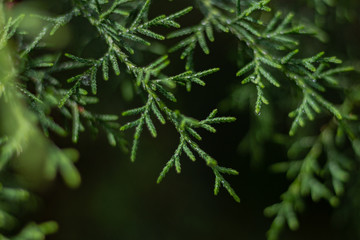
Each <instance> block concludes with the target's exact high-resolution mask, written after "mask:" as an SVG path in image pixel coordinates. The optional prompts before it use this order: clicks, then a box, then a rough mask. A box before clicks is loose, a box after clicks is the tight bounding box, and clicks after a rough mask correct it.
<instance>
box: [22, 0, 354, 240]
mask: <svg viewBox="0 0 360 240" xmlns="http://www.w3.org/2000/svg"><path fill="white" fill-rule="evenodd" d="M25 2H26V3H31V4H32V3H35V5H34V6H36V7H38V8H39V9H41V10H42V11H44V12H47V13H49V14H52V15H55V14H60V13H64V12H66V10H68V9H69V4H68V3H67V1H31V0H29V1H23V3H24V4H25ZM326 2H328V3H329V4H330V3H331V1H325V0H324V1H310V0H309V1H306V0H293V1H288V0H273V1H272V3H271V6H272V7H273V9H281V10H282V11H284V12H289V11H292V12H295V14H296V20H298V21H304V22H306V23H311V22H315V23H316V26H318V27H320V28H321V29H322V30H323V32H322V34H321V35H319V38H321V39H322V40H324V41H323V42H321V41H318V40H314V39H313V38H311V37H306V38H304V42H303V45H302V48H303V49H304V52H305V54H306V53H309V54H312V53H316V52H319V51H322V50H325V51H326V52H327V53H328V55H336V56H339V57H340V58H341V59H343V60H345V64H352V65H355V67H357V68H359V66H360V62H359V59H360V49H359V48H360V46H359V40H360V17H359V15H358V14H357V13H358V12H359V10H360V2H359V1H358V0H346V1H345V0H344V1H340V0H339V1H337V2H336V1H333V4H334V5H333V6H329V5H326V4H323V3H326ZM192 4H193V1H190V0H184V1H181V0H176V1H172V2H170V1H167V0H154V1H153V4H152V6H151V10H150V14H151V15H152V16H157V15H159V14H160V13H171V12H174V11H176V10H180V9H182V8H184V7H186V6H188V5H192ZM330 5H331V4H330ZM199 19H201V16H200V15H199V12H198V11H197V10H194V11H193V12H192V13H190V14H189V16H186V17H184V18H183V19H182V20H181V21H180V22H181V23H182V24H183V25H184V26H188V25H192V24H195V23H196V22H197V21H198V20H199ZM313 27H315V25H314V26H313ZM67 31H68V34H69V36H70V37H69V38H70V40H69V42H68V43H67V45H66V46H64V47H63V49H64V50H63V52H69V53H71V54H74V55H79V56H97V55H99V54H100V53H101V52H102V51H103V50H104V46H103V44H102V42H101V41H100V40H98V39H96V37H94V35H96V33H95V31H94V29H92V28H91V26H90V25H89V24H88V23H87V22H85V21H84V20H82V19H74V21H72V22H71V24H70V25H69V26H68V29H67ZM160 31H163V32H164V33H166V32H168V31H169V30H166V29H165V30H163V29H162V30H160ZM89 38H91V39H93V40H91V41H90V42H88V41H87V39H89ZM215 38H216V41H215V43H213V44H210V45H209V46H210V52H211V54H210V55H209V56H205V55H204V54H203V53H201V52H200V51H197V53H196V56H195V63H196V66H195V67H196V69H197V70H203V69H207V68H210V67H220V68H221V71H220V72H218V73H216V74H214V75H212V76H210V77H207V79H206V82H207V86H206V87H204V88H200V87H194V88H193V90H192V92H191V93H187V92H186V91H183V90H177V94H178V96H179V97H178V99H179V102H178V104H177V105H176V107H177V108H179V109H180V110H181V111H182V112H183V113H184V114H186V115H189V116H193V117H195V118H199V119H200V118H202V117H205V116H207V114H208V113H209V112H210V111H211V110H212V109H213V108H215V107H218V106H219V103H221V102H223V100H224V99H226V98H227V97H228V95H229V94H230V93H231V91H232V89H233V86H234V85H236V84H238V83H239V81H240V80H239V79H236V78H235V73H236V70H237V66H236V60H237V59H236V57H237V56H236V54H235V52H234V49H235V48H236V46H237V45H236V41H235V40H234V39H233V38H231V37H229V36H226V35H225V36H224V35H223V34H217V35H215ZM325 40H326V41H325ZM175 42H176V41H165V42H164V44H165V46H166V47H169V46H171V45H172V44H174V43H175ZM85 43H86V44H85ZM153 49H154V51H156V52H160V53H161V52H163V51H164V50H166V49H165V48H163V47H160V46H157V45H155V46H154V48H153ZM154 58H155V56H154V55H153V54H146V53H139V54H137V55H136V56H134V59H136V61H138V62H139V63H142V62H143V63H146V62H147V60H149V61H150V60H152V59H154ZM170 59H171V61H172V65H171V66H170V67H169V69H168V73H169V74H177V73H180V72H182V71H183V69H184V63H183V62H181V61H180V60H179V56H178V54H172V55H170ZM354 76H356V75H354ZM60 77H62V76H60ZM354 80H358V79H354ZM129 81H130V79H126V77H123V76H120V79H119V78H117V79H115V78H113V79H111V80H110V81H108V82H106V83H104V82H102V83H100V85H99V87H98V89H99V91H98V92H99V93H98V94H99V98H100V100H101V101H100V104H99V105H97V106H94V107H93V110H94V111H98V112H99V113H111V114H121V112H122V111H124V110H126V109H129V108H131V107H137V106H140V104H141V99H140V98H137V96H134V99H132V94H131V92H130V93H129V91H128V90H127V89H129V86H130V85H129ZM223 103H224V102H223ZM244 106H245V107H244V108H243V109H242V111H239V110H238V109H230V108H228V107H226V103H225V104H221V105H220V107H222V108H220V110H221V111H220V112H221V114H222V115H232V116H235V117H237V119H238V121H236V122H235V123H231V124H227V125H222V126H219V127H218V132H217V133H216V134H208V133H206V132H202V134H203V135H204V137H203V139H204V140H203V142H202V147H203V149H205V150H206V151H207V152H208V153H209V154H211V155H212V156H213V157H214V158H215V159H217V160H218V161H219V162H221V164H222V165H224V166H229V167H232V168H235V169H237V170H238V171H239V172H240V175H239V176H236V177H228V180H229V182H230V183H231V185H232V186H233V188H234V189H235V190H236V191H237V193H238V195H239V196H240V198H241V203H240V204H238V203H236V202H235V201H233V199H232V198H231V197H230V196H228V194H227V193H225V190H222V191H221V192H220V194H219V196H216V197H215V196H213V184H214V178H213V174H212V172H211V169H208V167H206V165H205V163H204V162H202V161H201V160H198V161H197V162H195V163H193V162H191V161H190V160H189V159H187V158H186V157H184V158H183V159H182V173H181V174H180V175H178V174H176V173H175V171H173V170H171V171H170V173H169V174H168V176H167V177H166V178H165V179H164V181H163V182H162V183H161V184H159V185H157V184H156V179H157V176H158V174H159V173H160V171H161V169H162V168H163V166H164V164H165V163H166V161H167V160H168V158H169V157H171V155H172V153H173V151H174V150H175V148H176V146H177V142H178V136H177V134H176V132H175V130H174V129H172V128H171V127H167V126H165V127H164V126H160V125H159V124H158V125H157V128H158V130H159V134H158V138H157V139H155V140H154V139H152V138H151V136H150V134H149V133H148V132H146V131H144V134H143V137H142V139H141V143H140V149H139V153H138V157H137V160H136V162H135V163H131V162H130V160H129V156H128V155H127V154H124V153H123V152H122V151H121V150H120V149H117V148H112V147H110V146H109V145H108V143H107V140H106V137H105V136H102V135H100V136H99V137H98V138H94V137H92V136H91V135H90V134H89V133H82V134H81V135H80V143H79V144H77V145H75V146H74V145H72V144H71V139H70V138H66V139H61V138H57V137H55V136H54V139H55V142H56V143H57V144H58V145H59V146H61V147H75V148H77V149H78V150H79V152H80V154H81V155H80V160H79V163H78V164H77V166H78V168H79V170H80V172H81V174H82V179H83V181H82V185H81V186H80V188H79V189H76V190H71V189H69V188H67V187H66V186H65V185H64V183H63V182H62V181H61V180H60V179H59V180H58V181H56V182H54V183H53V184H51V185H50V186H47V188H45V189H42V190H38V195H39V199H41V200H40V201H41V203H40V205H39V208H38V211H37V213H36V214H34V216H33V217H35V219H36V220H38V221H44V220H56V221H57V222H58V223H59V225H60V229H59V232H58V233H57V234H55V235H52V236H49V238H48V239H50V240H59V239H62V240H64V239H66V240H79V239H88V240H93V239H102V240H114V239H124V240H127V239H129V240H132V239H146V240H151V239H157V240H161V239H166V240H180V239H208V240H212V239H246V240H247V239H249V240H250V239H251V240H257V239H265V234H266V231H267V229H268V228H269V226H270V224H271V221H272V219H268V218H266V217H265V216H264V215H263V209H264V208H265V207H267V206H269V205H271V204H273V203H276V202H278V201H279V196H280V195H281V193H282V192H284V191H285V190H286V189H287V186H288V183H289V182H288V181H287V180H286V177H285V176H284V175H280V174H273V173H271V172H270V171H269V166H270V165H271V164H272V163H274V162H278V161H281V160H286V159H287V156H286V149H285V148H284V147H282V146H281V145H278V144H275V143H271V142H266V144H264V145H261V146H259V147H261V149H259V151H260V150H261V151H262V152H263V154H264V155H263V156H266V158H264V159H262V163H261V164H257V165H256V164H252V162H251V154H249V153H246V152H245V153H244V152H241V151H239V143H240V142H241V140H242V139H243V138H244V137H245V136H246V134H247V131H248V129H249V126H250V122H251V121H253V120H254V113H253V109H252V108H251V106H250V104H249V102H245V103H244ZM275 109H276V108H275ZM265 116H266V115H261V116H259V118H261V117H265ZM279 116H281V118H284V119H282V120H281V121H280V122H281V124H286V123H289V121H287V120H286V119H285V118H287V114H286V113H279ZM120 121H121V122H122V123H124V122H125V121H126V120H124V119H120ZM288 127H289V125H279V126H277V130H278V131H280V132H286V131H287V129H288ZM132 135H133V133H131V132H128V133H127V138H128V139H129V141H131V138H132ZM254 150H255V151H257V149H254ZM357 181H358V180H357V179H353V181H352V182H351V183H350V184H349V185H351V186H353V188H354V189H356V188H355V187H354V186H356V185H355V184H356V183H357ZM350 193H351V192H350ZM357 196H358V199H360V197H359V196H360V194H359V193H356V192H355V193H354V194H353V195H351V196H350V197H344V202H343V204H342V205H340V206H339V208H338V209H335V210H334V209H332V208H331V207H330V206H329V205H328V204H327V203H326V202H322V201H321V202H319V203H313V202H311V201H310V200H309V201H308V202H307V209H306V211H305V212H304V213H303V214H301V215H300V224H301V226H300V229H299V230H298V231H296V232H291V231H289V230H286V231H285V232H284V234H283V235H282V239H291V240H297V239H308V240H312V239H314V240H315V239H316V240H318V239H328V240H335V239H336V240H340V239H360V235H359V234H358V231H359V229H358V225H359V224H360V207H359V206H358V208H356V205H354V204H352V203H350V202H351V201H350V200H354V199H356V197H357ZM348 199H349V200H348ZM355 202H356V201H355ZM351 204H352V205H351ZM359 204H360V203H359ZM346 207H349V209H350V211H347V210H346Z"/></svg>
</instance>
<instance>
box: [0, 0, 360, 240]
mask: <svg viewBox="0 0 360 240" xmlns="http://www.w3.org/2000/svg"><path fill="white" fill-rule="evenodd" d="M194 2H195V4H194V6H195V7H197V8H198V10H199V11H200V13H201V14H202V16H201V19H200V20H199V22H198V23H192V24H193V25H192V26H189V27H181V26H180V24H179V23H178V22H180V20H181V18H182V17H186V16H187V15H188V14H191V13H190V12H191V10H192V9H193V7H192V6H190V7H187V8H185V9H183V10H179V11H176V12H175V13H172V14H170V15H165V14H161V15H159V16H156V17H149V16H152V15H151V1H150V0H146V1H140V0H113V1H107V0H73V1H71V3H70V2H69V3H68V4H69V9H70V10H69V11H68V12H67V13H65V14H61V15H59V16H57V17H49V16H45V15H43V14H27V13H26V14H24V13H21V14H13V15H14V16H11V14H10V12H9V13H5V10H4V1H0V3H1V9H0V15H1V16H0V20H1V21H0V26H1V28H2V30H1V31H0V63H1V65H2V67H1V71H0V107H1V115H0V120H1V126H0V171H1V173H2V174H4V173H6V172H7V171H9V169H13V168H14V169H15V170H16V164H14V163H15V162H17V161H19V162H20V165H21V163H22V162H23V163H24V162H26V161H27V160H29V159H30V158H31V161H30V164H34V165H36V166H39V168H38V169H40V170H37V171H36V172H35V173H32V174H35V175H39V176H40V177H39V178H40V180H39V181H49V180H54V179H55V178H56V175H57V173H60V175H61V176H62V177H63V179H64V181H65V183H66V184H67V185H68V186H69V187H74V188H75V187H78V186H79V184H80V183H81V177H80V174H79V172H78V171H77V169H76V167H75V162H76V160H77V159H78V153H77V151H76V150H74V149H60V148H59V147H58V146H57V143H56V140H54V139H55V137H53V136H54V134H55V135H58V136H60V137H65V138H71V140H72V143H73V144H77V143H78V142H79V141H81V133H82V132H85V131H88V132H90V133H92V134H93V135H97V134H99V132H100V131H102V132H103V134H105V135H106V137H107V139H108V141H109V144H110V145H111V146H118V147H120V148H121V149H122V150H123V151H124V152H126V151H127V145H128V143H127V140H126V135H125V134H124V131H126V130H130V129H131V128H133V129H134V137H133V140H132V146H131V150H130V159H131V161H135V159H136V156H137V153H138V151H139V149H140V145H141V144H140V137H141V136H142V135H143V129H144V128H146V129H147V130H148V132H149V133H150V135H151V136H152V137H154V138H156V137H157V136H158V133H159V132H160V131H159V130H158V128H159V127H158V125H157V124H156V121H159V122H160V123H161V124H163V125H165V124H166V125H170V126H172V127H173V128H174V129H175V130H176V132H177V134H178V138H179V141H178V145H177V147H176V148H175V151H174V153H173V155H172V156H171V157H170V158H169V160H168V162H167V163H166V164H165V166H164V168H163V170H162V171H161V172H160V175H159V177H158V179H157V183H160V182H161V181H162V180H163V179H164V177H165V176H166V174H167V173H168V172H169V171H170V170H171V168H173V167H174V169H175V171H176V172H177V173H181V170H182V168H181V156H184V155H186V156H187V157H188V158H189V159H190V160H192V161H196V159H197V157H199V158H200V159H202V160H204V162H205V164H206V165H207V166H208V167H209V168H210V169H211V170H212V172H213V174H214V176H215V185H214V194H215V195H217V194H218V193H219V191H220V188H221V187H223V188H225V189H226V190H227V192H228V193H229V194H230V195H231V196H232V197H233V198H234V200H235V201H236V202H240V198H239V197H238V195H237V194H236V192H235V190H234V189H233V188H232V187H231V185H230V183H229V182H228V181H227V180H226V179H225V177H224V175H225V174H228V175H238V174H239V173H238V172H237V171H236V170H234V169H232V168H227V167H222V166H220V164H219V163H218V161H217V160H215V159H214V158H213V157H211V154H210V153H208V151H209V150H207V149H206V150H205V148H201V147H200V144H199V142H200V141H201V140H202V136H203V135H200V133H201V131H202V130H206V131H208V132H210V133H215V132H216V129H215V127H214V125H215V124H220V123H221V124H222V123H230V122H234V121H235V118H234V117H217V112H218V110H217V109H215V110H213V111H212V112H211V113H210V114H209V115H208V116H207V117H206V118H204V119H203V120H197V119H195V118H193V117H190V116H187V115H185V114H184V113H183V112H182V111H180V110H177V109H175V107H174V106H177V107H178V106H179V105H178V103H177V101H178V98H179V97H178V95H177V93H178V92H177V90H178V89H179V88H181V87H184V88H185V89H186V90H187V91H188V92H190V91H191V90H192V88H193V87H194V86H197V85H200V86H205V85H206V79H204V78H205V77H206V76H208V75H211V74H213V73H215V72H218V71H220V69H219V68H217V67H216V64H217V63H215V66H214V68H210V69H207V70H202V71H198V70H196V69H197V66H196V63H197V60H196V59H195V57H196V54H195V53H196V50H197V49H199V50H201V51H200V52H202V53H204V54H206V55H209V54H211V52H210V49H211V48H210V44H215V43H216V41H215V40H216V38H215V37H217V35H219V34H224V35H226V36H229V37H231V38H232V39H233V40H234V42H236V44H237V45H238V49H239V52H238V53H237V54H236V58H237V59H240V60H239V61H238V66H237V70H236V71H235V72H234V73H233V74H232V75H233V76H234V78H235V77H237V79H239V80H238V84H236V86H235V87H234V88H233V90H232V92H231V93H230V94H229V98H228V99H226V100H225V101H224V102H223V104H224V105H227V106H228V108H230V109H233V110H239V109H244V106H245V104H246V103H247V102H248V101H249V100H250V102H251V105H253V106H252V108H253V109H255V113H256V116H251V118H252V121H251V123H250V127H249V131H248V134H247V136H246V137H245V138H244V140H243V141H242V143H241V145H240V148H242V149H247V150H250V151H253V152H252V156H253V157H254V158H256V160H257V161H261V159H263V158H264V154H263V146H265V145H266V143H267V142H268V141H274V142H277V143H280V142H281V143H282V144H283V145H284V146H285V147H287V148H288V157H289V159H290V161H284V162H280V163H276V164H274V165H273V166H272V170H274V171H276V172H283V173H286V175H287V177H288V178H289V179H290V180H291V183H290V185H289V187H288V189H287V191H286V192H285V193H283V194H282V195H281V201H280V203H277V204H274V205H272V206H270V207H267V208H266V209H265V211H264V213H265V215H267V216H270V217H274V221H273V223H272V225H271V227H270V229H269V231H268V239H271V240H272V239H278V238H279V234H280V232H281V230H282V229H283V228H284V227H285V226H286V224H287V225H288V226H289V228H290V229H291V230H296V229H297V228H298V227H299V224H300V223H299V220H298V217H297V216H298V214H299V213H300V212H301V211H303V210H304V209H305V199H306V197H308V196H310V197H311V199H312V200H313V201H315V202H316V201H319V200H320V199H325V200H327V201H328V202H329V203H330V204H331V205H332V206H337V205H338V204H339V202H340V200H341V197H342V195H343V194H344V193H345V192H346V184H347V182H348V181H349V179H350V178H351V175H352V174H353V169H354V168H356V167H354V166H356V165H357V164H356V163H355V161H354V159H355V156H356V155H357V156H359V155H360V154H359V153H360V150H359V149H360V147H359V146H360V145H359V140H358V131H359V128H358V126H357V122H356V120H357V119H356V117H354V115H353V114H352V112H354V109H355V108H356V102H360V101H359V99H360V98H359V99H357V98H356V97H354V95H356V92H357V90H356V89H350V88H349V87H346V85H345V84H342V83H341V82H340V81H339V80H338V77H339V76H341V75H343V74H344V73H346V72H348V71H352V70H354V69H353V68H352V67H343V66H340V64H341V63H342V61H341V60H339V59H338V58H336V57H326V55H325V53H324V52H320V53H318V54H314V55H312V56H310V57H304V55H307V53H306V51H305V50H304V49H303V47H302V45H301V43H300V41H299V39H300V37H301V38H302V37H305V35H308V34H309V33H310V32H307V31H305V29H306V27H305V26H304V25H302V24H297V23H295V21H294V17H295V15H294V14H293V13H289V14H287V15H283V14H282V13H281V12H276V13H275V14H272V12H271V11H272V10H271V8H270V7H269V4H270V0H258V1H239V0H227V1H222V0H196V1H194ZM315 3H316V8H317V9H320V8H323V6H324V3H326V4H328V5H330V6H331V5H332V4H330V2H329V1H315ZM318 12H319V13H321V11H320V10H318ZM8 15H9V16H8ZM29 15H30V16H29ZM25 19H26V21H30V20H29V19H31V21H33V22H34V23H35V24H34V25H37V26H36V27H35V30H36V31H34V29H32V28H28V27H27V26H26V24H25ZM75 19H82V20H83V21H85V22H86V23H87V24H88V25H89V26H88V27H91V29H92V31H93V35H96V38H97V40H99V43H98V45H97V46H99V49H96V50H94V53H93V54H83V53H82V51H75V50H73V51H74V52H71V51H67V52H66V53H64V54H63V53H62V51H60V50H57V49H56V47H55V49H54V46H51V43H49V38H51V36H55V37H56V34H57V33H58V32H59V31H61V29H62V28H65V27H66V26H67V25H70V24H71V22H72V21H74V20H75ZM173 28H177V30H175V31H173V30H172V29H173ZM164 29H165V30H168V31H172V32H170V33H164V32H165V30H164ZM169 29H171V30H169ZM34 32H36V33H35V34H34ZM300 35H301V36H300ZM166 39H176V40H175V41H177V43H175V45H174V46H172V47H171V48H170V49H169V50H168V51H165V50H161V51H156V50H154V49H155V48H156V46H161V47H160V48H161V49H165V48H166V47H164V45H161V43H159V42H161V41H164V40H166ZM173 41H174V40H173ZM10 42H11V44H9V43H10ZM9 45H11V46H9ZM152 48H154V49H152ZM177 51H180V59H183V60H185V71H184V72H180V73H177V74H175V73H173V72H172V71H173V70H172V68H171V67H169V68H166V67H168V66H169V65H170V66H171V64H170V59H171V56H170V57H169V55H170V54H173V53H174V52H177ZM159 52H160V53H159ZM154 53H156V54H154ZM154 55H156V56H154ZM298 56H299V57H298ZM150 59H151V61H149V60H150ZM153 59H155V60H153ZM219 61H221V60H219ZM64 76H66V78H65V77H64ZM102 80H104V81H108V82H110V81H111V82H120V83H121V84H123V83H124V82H125V81H127V80H128V81H129V82H131V83H130V88H129V89H126V91H129V92H128V94H130V95H131V96H132V94H133V93H135V94H136V96H138V97H139V99H141V100H142V102H143V103H142V104H140V105H138V106H137V107H136V108H132V109H130V110H126V111H123V112H122V116H117V115H115V114H104V113H97V112H96V111H94V110H93V109H96V108H95V107H94V106H96V104H97V103H98V102H99V101H100V100H101V99H99V98H98V97H97V94H99V93H100V92H101V90H102V89H101V86H102V84H103V83H102V82H100V81H102ZM221 84H226V83H221ZM219 86H220V84H219ZM221 87H222V85H221ZM287 89H291V91H287ZM124 91H125V90H124ZM331 91H335V92H341V93H343V95H344V97H343V99H342V100H343V103H342V104H339V102H337V101H333V99H332V98H331ZM291 92H293V93H295V94H294V95H291ZM329 92H330V93H329ZM274 95H279V96H280V97H281V98H283V99H285V101H287V100H289V99H290V100H289V102H290V103H289V105H286V104H284V105H286V106H279V105H280V104H278V105H275V104H277V102H276V97H274ZM298 96H300V97H298ZM131 100H132V99H131ZM244 103H245V104H244ZM264 104H265V105H268V106H266V107H264V106H263V105H264ZM273 105H274V107H273V108H274V109H276V108H279V109H280V108H282V109H281V111H282V110H284V109H285V110H284V112H287V113H288V116H289V117H290V118H292V120H291V123H290V126H289V127H288V129H287V131H288V132H289V134H288V136H284V135H281V134H278V133H276V129H275V127H274V125H275V123H274V122H275V119H278V118H281V116H278V115H276V114H277V113H276V111H274V109H273V108H272V106H273ZM290 105H291V106H290ZM121 107H122V106H121ZM324 110H325V112H326V114H323V111H324ZM281 111H280V110H279V112H281ZM261 113H262V115H261V116H260V114H261ZM279 114H280V113H279ZM128 116H130V117H135V119H133V120H128V119H129V118H128ZM319 117H322V118H326V117H327V118H328V120H329V123H327V124H326V125H324V126H322V127H321V128H318V127H317V126H316V127H313V128H312V129H311V130H310V131H308V129H307V128H306V127H308V125H310V123H309V120H310V121H314V122H315V121H316V120H317V118H319ZM120 122H121V123H122V124H120ZM314 125H316V124H314ZM299 127H303V128H302V129H303V131H302V130H300V128H299ZM314 129H315V130H314ZM309 136H310V137H309ZM34 139H35V140H36V141H31V140H34ZM281 139H282V141H281ZM34 142H36V143H34ZM289 143H291V144H289ZM349 146H350V147H349ZM345 148H346V149H347V151H346V152H345V151H342V150H343V149H345ZM27 156H29V157H27ZM34 159H37V160H34ZM324 159H325V160H324ZM37 161H38V162H37ZM18 171H20V172H21V170H18ZM9 172H10V171H9ZM10 175H11V174H10ZM25 175H26V173H25ZM4 178H5V180H2V184H3V185H4V186H5V185H6V182H7V181H10V180H9V179H6V178H9V177H8V176H6V177H4ZM17 184H19V185H21V184H20V183H17ZM31 195H32V194H31V193H30V192H28V191H26V190H24V189H22V188H20V187H19V188H10V187H4V188H1V190H0V198H1V203H3V202H4V204H0V218H2V219H3V220H4V221H2V222H1V223H0V229H1V230H2V229H6V230H7V231H12V230H13V229H15V228H16V229H19V227H18V226H17V220H16V218H17V217H16V212H15V213H13V212H12V209H8V208H7V207H6V206H7V205H9V206H11V205H14V204H15V203H16V204H20V203H19V202H25V201H26V199H27V198H29V197H30V196H31ZM24 204H25V203H24ZM3 206H5V207H3ZM19 208H21V207H19ZM1 224H3V225H1ZM56 229H57V224H56V223H54V222H46V223H42V224H35V223H29V224H28V225H26V226H25V227H24V228H22V230H20V232H19V233H18V234H16V235H14V236H10V237H9V236H7V234H6V233H7V232H5V233H4V236H2V235H1V237H2V238H3V239H15V240H17V239H19V240H20V239H30V238H31V239H39V240H40V239H44V238H45V235H47V234H51V233H53V232H55V231H56Z"/></svg>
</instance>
